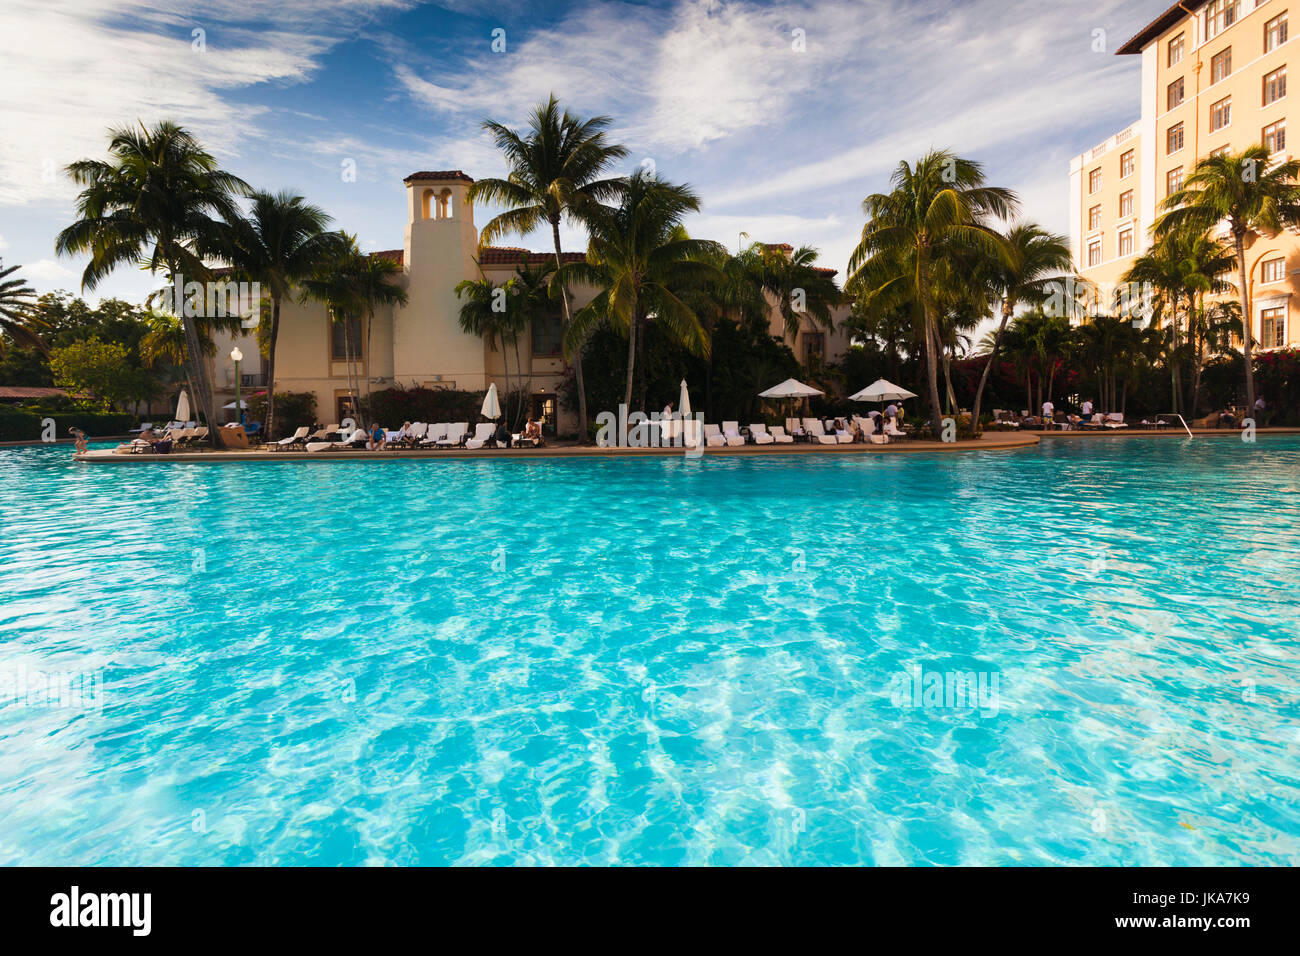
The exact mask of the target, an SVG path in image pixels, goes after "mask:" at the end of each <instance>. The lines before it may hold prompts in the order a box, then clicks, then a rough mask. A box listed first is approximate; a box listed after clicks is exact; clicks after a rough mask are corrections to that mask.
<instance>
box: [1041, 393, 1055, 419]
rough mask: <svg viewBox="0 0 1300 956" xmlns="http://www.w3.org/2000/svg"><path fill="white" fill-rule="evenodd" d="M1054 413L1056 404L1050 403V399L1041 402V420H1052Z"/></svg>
mask: <svg viewBox="0 0 1300 956" xmlns="http://www.w3.org/2000/svg"><path fill="white" fill-rule="evenodd" d="M1055 414H1056V406H1055V405H1053V404H1052V402H1051V399H1048V400H1047V401H1045V402H1043V421H1044V422H1050V421H1052V416H1054V415H1055Z"/></svg>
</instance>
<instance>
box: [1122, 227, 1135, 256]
mask: <svg viewBox="0 0 1300 956" xmlns="http://www.w3.org/2000/svg"><path fill="white" fill-rule="evenodd" d="M1119 254H1120V255H1121V256H1131V255H1133V230H1132V229H1125V230H1124V231H1123V232H1121V233H1120V234H1119Z"/></svg>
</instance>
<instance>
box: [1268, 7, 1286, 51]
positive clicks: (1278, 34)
mask: <svg viewBox="0 0 1300 956" xmlns="http://www.w3.org/2000/svg"><path fill="white" fill-rule="evenodd" d="M1285 42H1286V14H1285V13H1279V14H1278V15H1277V16H1275V17H1274V18H1273V19H1272V20H1269V21H1268V23H1266V24H1264V52H1265V53H1269V52H1271V51H1273V50H1276V49H1277V48H1278V47H1280V46H1281V45H1282V44H1283V43H1285Z"/></svg>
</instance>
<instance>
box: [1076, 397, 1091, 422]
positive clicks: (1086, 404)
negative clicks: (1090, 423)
mask: <svg viewBox="0 0 1300 956" xmlns="http://www.w3.org/2000/svg"><path fill="white" fill-rule="evenodd" d="M1079 414H1081V415H1082V416H1083V417H1084V418H1092V399H1091V398H1085V399H1084V400H1083V404H1082V405H1080V406H1079Z"/></svg>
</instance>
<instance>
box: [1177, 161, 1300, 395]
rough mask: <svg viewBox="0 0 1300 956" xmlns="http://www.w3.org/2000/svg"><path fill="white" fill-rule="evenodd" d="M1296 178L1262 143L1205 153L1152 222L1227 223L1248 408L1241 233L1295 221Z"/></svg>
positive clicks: (1299, 200) (1184, 227) (1299, 168)
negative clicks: (1234, 263) (1234, 260)
mask: <svg viewBox="0 0 1300 956" xmlns="http://www.w3.org/2000/svg"><path fill="white" fill-rule="evenodd" d="M1298 176H1300V160H1294V159H1292V160H1288V161H1287V162H1279V163H1277V164H1275V165H1272V166H1270V153H1269V151H1268V148H1267V147H1266V146H1264V145H1263V144H1262V143H1260V144H1256V145H1254V146H1249V147H1247V148H1246V149H1245V150H1243V151H1242V152H1240V153H1222V154H1220V155H1218V156H1207V157H1206V158H1205V159H1202V160H1200V161H1199V162H1197V164H1196V166H1195V167H1194V168H1193V169H1192V172H1191V174H1190V175H1189V176H1188V177H1187V180H1186V181H1185V182H1184V183H1183V188H1182V189H1180V190H1178V191H1177V192H1175V193H1171V194H1170V195H1169V196H1168V197H1166V199H1165V201H1164V206H1163V208H1164V209H1165V210H1166V212H1165V213H1164V214H1163V215H1162V216H1161V217H1160V218H1159V219H1157V220H1156V223H1155V232H1156V235H1157V237H1163V236H1165V235H1168V234H1170V233H1174V232H1182V233H1191V234H1197V233H1206V232H1209V231H1210V230H1211V229H1213V228H1215V227H1216V226H1217V225H1218V224H1219V223H1221V222H1224V223H1227V226H1228V232H1229V233H1230V234H1231V236H1232V243H1233V249H1234V251H1235V252H1236V255H1237V277H1238V281H1239V282H1240V285H1239V286H1238V289H1237V296H1238V300H1239V302H1240V303H1241V315H1242V320H1243V329H1242V331H1243V335H1242V343H1243V349H1242V354H1243V356H1244V357H1245V360H1246V407H1247V408H1248V409H1253V408H1254V407H1255V370H1254V367H1253V366H1252V364H1251V363H1252V359H1251V350H1252V340H1253V339H1254V320H1253V318H1252V317H1251V312H1250V283H1249V277H1248V276H1247V274H1246V237H1247V236H1248V235H1250V234H1251V233H1256V234H1261V235H1270V236H1275V235H1277V234H1278V233H1279V232H1281V231H1282V230H1283V229H1284V228H1286V227H1287V226H1294V225H1297V224H1300V186H1298V185H1297V184H1296V178H1297V177H1298Z"/></svg>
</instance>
